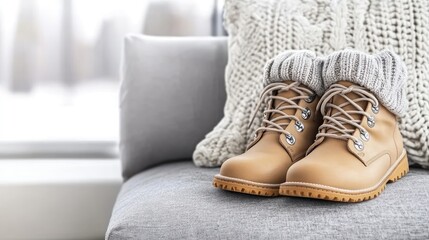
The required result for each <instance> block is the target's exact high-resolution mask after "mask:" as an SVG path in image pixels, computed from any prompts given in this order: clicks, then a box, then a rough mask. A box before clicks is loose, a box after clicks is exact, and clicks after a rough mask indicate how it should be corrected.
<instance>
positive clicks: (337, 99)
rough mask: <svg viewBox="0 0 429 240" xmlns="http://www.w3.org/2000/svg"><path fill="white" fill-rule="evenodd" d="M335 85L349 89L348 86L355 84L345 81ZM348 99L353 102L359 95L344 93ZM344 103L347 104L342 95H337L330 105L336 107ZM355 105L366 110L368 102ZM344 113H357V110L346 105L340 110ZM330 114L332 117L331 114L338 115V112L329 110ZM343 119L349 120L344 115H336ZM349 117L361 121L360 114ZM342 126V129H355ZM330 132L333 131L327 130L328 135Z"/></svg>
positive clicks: (349, 126)
mask: <svg viewBox="0 0 429 240" xmlns="http://www.w3.org/2000/svg"><path fill="white" fill-rule="evenodd" d="M337 84H340V85H343V86H345V87H349V86H352V85H356V84H353V83H351V82H347V81H339V82H337ZM345 95H346V96H347V97H348V98H350V99H352V100H354V99H357V98H360V97H359V95H357V94H356V93H354V92H350V93H346V94H345ZM345 102H348V101H347V100H346V99H345V98H344V97H343V96H342V95H337V96H334V97H333V98H332V103H333V104H334V105H336V106H338V105H340V104H343V103H345ZM356 104H357V105H359V106H360V107H361V108H362V109H364V110H365V109H366V106H367V104H368V102H365V101H360V102H357V103H356ZM342 109H343V110H344V111H357V110H358V109H356V107H355V106H353V105H352V104H348V105H346V106H345V107H343V108H342ZM330 111H331V112H330V113H328V114H329V115H330V116H332V115H333V114H335V113H338V112H340V111H339V110H337V109H335V108H331V110H330ZM340 116H341V117H343V118H345V119H349V118H348V117H347V116H345V115H344V114H340V115H338V117H340ZM350 116H351V117H352V118H353V119H355V120H361V119H362V115H360V114H350ZM343 126H344V127H346V128H347V129H353V130H354V129H355V127H354V126H352V125H350V124H343ZM330 132H335V130H334V129H329V130H328V133H330Z"/></svg>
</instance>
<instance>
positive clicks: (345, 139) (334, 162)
mask: <svg viewBox="0 0 429 240" xmlns="http://www.w3.org/2000/svg"><path fill="white" fill-rule="evenodd" d="M356 54H357V55H356V56H354V55H352V56H347V57H346V56H343V57H344V58H345V59H347V61H349V60H350V59H352V58H354V57H356V59H360V60H356V63H355V64H353V61H352V63H350V65H352V66H353V65H354V66H359V64H362V63H365V64H364V65H365V66H374V68H377V67H379V69H380V71H381V72H378V74H375V75H376V76H384V77H388V75H389V74H387V73H384V72H382V71H390V72H392V73H395V74H398V73H400V72H401V71H404V70H403V69H404V66H402V65H400V67H401V68H400V69H399V70H396V71H391V70H390V69H389V67H386V66H384V67H383V65H380V64H384V63H388V62H393V63H394V62H395V61H396V62H398V61H400V60H398V58H397V57H396V56H395V57H394V58H393V59H392V56H393V55H386V56H387V57H386V56H385V55H383V56H384V57H386V58H388V59H389V61H387V60H386V61H385V58H384V57H383V56H382V57H380V59H377V57H376V59H375V60H374V59H373V58H369V60H368V61H366V60H362V59H365V57H366V56H365V55H364V54H362V55H359V54H361V53H359V54H358V53H356ZM373 60H374V61H373ZM341 61H342V60H341V58H338V59H337V58H336V59H334V60H333V61H332V62H336V63H335V64H337V63H339V62H341ZM350 61H351V60H350ZM359 61H360V62H359ZM332 64H334V63H332ZM377 64H379V65H377ZM328 65H329V64H328ZM347 65H348V64H347ZM332 66H333V65H331V66H326V68H327V71H330V70H329V67H332ZM334 69H335V70H334ZM386 69H388V70H386ZM324 70H325V66H324ZM331 70H333V71H341V72H343V73H345V72H347V73H352V72H353V74H358V73H360V72H359V71H345V67H342V66H334V67H332V68H331ZM362 71H365V70H362ZM339 75H340V76H338V78H344V79H347V78H348V77H350V76H348V77H346V76H341V74H339ZM363 75H365V76H366V77H368V76H371V75H366V74H363ZM375 75H374V76H375ZM405 76H406V74H405ZM403 77H404V76H399V77H397V78H396V77H395V78H393V77H392V79H390V80H389V79H378V86H380V87H377V85H375V84H374V85H373V84H371V81H367V80H365V79H364V80H362V79H359V77H357V76H354V77H350V79H352V81H353V82H360V84H361V85H366V86H367V87H361V86H359V85H357V84H355V83H353V82H351V81H338V82H336V83H334V84H332V85H330V87H329V88H328V90H327V91H326V93H325V94H324V95H323V96H322V97H321V100H320V102H319V104H318V109H320V110H321V114H322V115H323V124H322V125H321V126H320V129H319V133H318V134H317V136H316V141H315V143H314V144H313V145H312V146H311V147H310V148H309V149H308V155H307V156H306V157H305V158H303V159H302V160H301V161H299V162H298V163H296V164H294V165H293V166H292V167H291V168H290V169H289V171H288V172H287V175H286V182H285V183H283V184H282V185H281V187H280V194H281V195H286V196H296V197H307V198H318V199H325V200H332V201H341V202H360V201H364V200H369V199H372V198H375V197H376V196H378V195H379V194H380V193H381V192H382V191H383V190H384V188H385V186H386V183H387V182H394V181H396V180H398V179H399V178H401V177H402V176H404V175H405V174H406V173H407V172H408V159H407V154H406V151H405V149H404V147H403V140H402V136H401V133H400V131H399V128H398V122H397V119H396V115H395V114H394V113H393V111H395V110H398V109H399V110H400V111H402V110H401V109H404V108H402V105H403V104H402V103H400V102H399V103H398V104H396V105H395V104H393V105H392V104H391V103H392V101H386V99H388V98H389V96H388V95H386V94H385V95H382V94H380V92H387V93H392V94H394V96H393V98H394V99H397V98H398V99H399V100H400V99H401V98H402V97H404V96H403V89H399V88H398V87H394V85H392V84H385V85H383V84H379V83H380V82H382V81H385V83H392V82H393V83H396V82H397V81H404V80H401V78H403ZM398 79H399V80H398ZM334 82H335V81H334ZM375 82H377V81H375ZM328 84H331V83H328ZM401 85H402V83H401ZM386 86H391V88H392V89H391V90H389V91H381V89H380V88H381V87H386ZM392 86H393V87H392ZM368 88H372V89H373V91H374V92H375V93H373V92H371V91H370V90H368ZM395 89H396V90H395ZM381 98H383V99H381ZM380 101H382V102H380ZM388 104H391V105H389V109H387V108H386V106H385V105H388Z"/></svg>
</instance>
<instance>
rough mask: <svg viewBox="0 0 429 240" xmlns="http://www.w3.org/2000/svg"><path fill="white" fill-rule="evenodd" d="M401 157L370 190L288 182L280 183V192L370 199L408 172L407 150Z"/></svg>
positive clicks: (348, 199) (331, 198) (347, 199)
mask: <svg viewBox="0 0 429 240" xmlns="http://www.w3.org/2000/svg"><path fill="white" fill-rule="evenodd" d="M400 159H401V160H399V162H398V163H397V164H395V165H396V167H393V169H392V170H390V171H388V173H387V174H386V176H385V177H384V178H383V179H382V181H381V183H379V184H377V185H376V186H374V187H372V188H370V189H371V190H369V191H364V192H362V191H354V192H353V191H350V190H349V191H347V190H344V191H341V190H340V189H334V190H333V189H332V188H330V187H327V186H322V185H320V186H318V187H316V186H315V185H316V184H306V183H293V182H286V183H283V184H281V185H280V190H279V193H280V195H284V196H290V197H305V198H316V199H323V200H328V201H336V202H362V201H366V200H370V199H373V198H375V197H377V196H378V195H380V193H381V192H383V190H384V189H385V188H386V184H387V183H388V182H396V181H397V180H399V179H400V178H402V177H403V176H405V175H406V174H407V173H408V171H409V167H408V158H407V154H406V153H405V151H404V153H403V154H401V157H400ZM395 165H394V166H395ZM345 191H347V192H345Z"/></svg>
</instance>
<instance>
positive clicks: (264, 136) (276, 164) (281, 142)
mask: <svg viewBox="0 0 429 240" xmlns="http://www.w3.org/2000/svg"><path fill="white" fill-rule="evenodd" d="M300 86H302V85H300ZM296 95H297V93H296V92H293V91H288V92H282V93H281V94H279V96H282V97H286V98H291V97H294V96H296ZM318 100H319V98H318V97H315V99H314V100H313V101H312V102H311V103H308V102H306V101H305V100H300V101H299V103H298V104H299V105H300V106H303V107H305V108H308V109H310V111H311V115H310V117H309V118H308V119H307V120H304V119H303V118H302V116H301V111H299V110H291V109H288V110H284V112H286V113H287V114H289V115H295V116H296V117H297V118H298V119H299V120H300V121H301V122H302V123H303V124H304V130H303V131H302V132H298V131H297V130H296V128H295V121H294V120H292V121H291V122H290V123H289V125H288V126H287V127H286V130H288V132H290V133H291V134H292V135H293V136H294V137H295V139H296V142H295V144H293V145H290V144H288V143H287V142H286V139H285V135H284V134H281V133H278V132H272V131H265V132H260V133H259V134H258V135H257V136H256V137H255V139H254V140H253V141H252V142H251V143H250V144H249V146H248V150H247V151H246V152H245V153H243V154H241V155H238V156H235V157H233V158H230V159H228V160H227V161H225V162H224V163H223V165H222V166H221V169H220V175H222V176H225V177H230V178H238V179H242V180H247V181H252V182H257V183H267V184H281V183H283V182H284V181H285V176H286V172H287V170H288V169H289V167H290V166H291V165H292V163H293V162H295V161H298V160H299V159H301V158H302V157H304V156H305V152H306V150H307V148H308V147H309V146H310V145H311V144H312V143H313V142H314V138H315V136H316V133H317V128H318V126H319V125H320V122H321V116H320V114H317V113H316V106H317V103H318ZM277 105H278V102H276V101H274V106H277ZM275 117H277V114H273V116H268V118H269V119H273V118H275ZM281 121H288V120H281ZM281 121H278V122H281Z"/></svg>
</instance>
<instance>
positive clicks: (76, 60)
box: [0, 0, 220, 158]
mask: <svg viewBox="0 0 429 240" xmlns="http://www.w3.org/2000/svg"><path fill="white" fill-rule="evenodd" d="M218 5H219V1H216V0H215V1H213V0H206V1H204V0H169V1H168V0H153V1H142V0H20V1H19V0H14V1H11V0H0V158H1V157H3V158H5V157H7V158H10V157H53V158H54V157H55V158H56V157H81V156H82V157H116V156H117V150H116V149H117V147H116V146H117V141H118V135H119V134H118V132H119V130H118V128H119V114H118V100H117V99H118V96H117V95H118V91H119V87H118V85H119V66H120V59H121V48H122V41H123V38H124V36H125V35H126V34H128V33H145V34H150V35H177V36H185V35H214V32H213V30H214V29H215V26H213V23H214V22H215V23H216V21H219V14H220V13H219V12H218V11H217V9H218ZM213 14H215V15H216V17H215V18H214V17H213V16H214V15H213ZM217 27H218V26H217Z"/></svg>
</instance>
